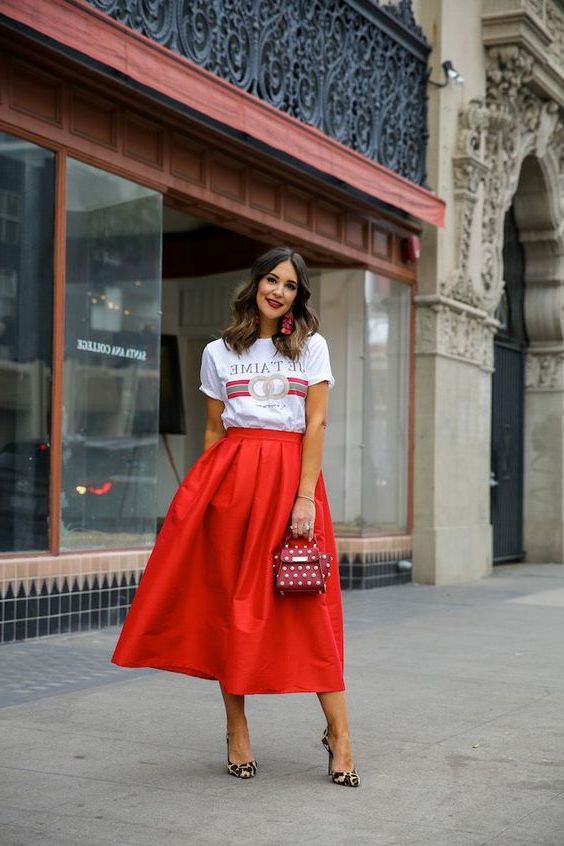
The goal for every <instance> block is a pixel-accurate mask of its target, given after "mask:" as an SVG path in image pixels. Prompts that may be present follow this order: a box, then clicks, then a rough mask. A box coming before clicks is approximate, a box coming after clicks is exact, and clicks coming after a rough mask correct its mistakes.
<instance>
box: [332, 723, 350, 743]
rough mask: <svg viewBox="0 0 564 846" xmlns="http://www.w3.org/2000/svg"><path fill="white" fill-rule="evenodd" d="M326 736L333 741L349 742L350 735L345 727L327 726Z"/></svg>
mask: <svg viewBox="0 0 564 846" xmlns="http://www.w3.org/2000/svg"><path fill="white" fill-rule="evenodd" d="M327 734H328V735H329V736H330V737H332V738H333V739H334V740H339V741H343V740H344V741H350V734H349V729H348V727H347V726H340V725H331V724H329V725H328V726H327Z"/></svg>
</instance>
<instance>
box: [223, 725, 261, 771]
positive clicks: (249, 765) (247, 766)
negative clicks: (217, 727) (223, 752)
mask: <svg viewBox="0 0 564 846" xmlns="http://www.w3.org/2000/svg"><path fill="white" fill-rule="evenodd" d="M225 740H226V742H227V772H228V773H229V774H230V775H232V776H235V778H254V776H256V774H257V766H258V765H257V762H256V761H254V760H253V761H246V762H245V763H244V764H233V763H231V761H230V760H229V734H226V735H225Z"/></svg>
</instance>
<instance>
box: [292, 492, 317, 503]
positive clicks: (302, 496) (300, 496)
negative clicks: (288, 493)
mask: <svg viewBox="0 0 564 846" xmlns="http://www.w3.org/2000/svg"><path fill="white" fill-rule="evenodd" d="M296 499H309V501H310V502H313V504H314V505H315V500H314V499H313V497H311V496H307V494H298V495H297V497H296Z"/></svg>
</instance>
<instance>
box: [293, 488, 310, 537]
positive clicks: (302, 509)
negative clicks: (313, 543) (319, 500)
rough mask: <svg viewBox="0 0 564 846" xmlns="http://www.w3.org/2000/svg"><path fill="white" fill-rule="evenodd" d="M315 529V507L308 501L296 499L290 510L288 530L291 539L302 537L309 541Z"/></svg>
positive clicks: (300, 498)
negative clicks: (290, 517)
mask: <svg viewBox="0 0 564 846" xmlns="http://www.w3.org/2000/svg"><path fill="white" fill-rule="evenodd" d="M314 528H315V505H314V504H313V502H310V500H309V499H305V498H302V497H298V498H297V499H296V501H295V503H294V507H293V509H292V519H291V522H290V529H291V531H292V537H294V538H297V537H299V536H300V535H301V536H302V537H305V538H307V539H308V540H311V539H312V538H313V530H314Z"/></svg>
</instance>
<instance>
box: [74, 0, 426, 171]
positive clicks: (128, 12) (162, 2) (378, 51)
mask: <svg viewBox="0 0 564 846" xmlns="http://www.w3.org/2000/svg"><path fill="white" fill-rule="evenodd" d="M88 2H89V3H91V5H92V6H95V7H96V8H97V9H100V10H101V11H103V12H105V13H106V14H108V15H110V16H111V17H112V18H114V19H115V20H118V21H120V22H121V23H123V24H125V25H126V26H128V27H131V28H132V29H134V30H135V31H136V32H139V33H141V34H143V35H145V36H146V37H147V38H150V39H152V40H154V41H157V42H158V43H159V44H162V45H163V46H165V47H168V48H170V49H171V50H175V51H176V52H177V53H179V54H180V55H182V56H185V57H186V58H188V59H190V60H191V61H193V62H195V63H196V64H198V65H200V66H201V67H204V68H206V69H207V70H209V71H211V72H212V73H214V74H217V75H218V76H220V77H222V78H223V79H226V80H228V81H229V82H231V83H233V84H234V85H237V86H238V87H240V88H243V89H244V90H245V91H248V92H250V93H252V94H254V95H256V96H257V97H260V98H261V99H262V100H265V101H266V102H268V103H270V104H272V105H273V106H275V107H276V108H278V109H280V110H282V111H284V112H287V113H288V114H290V115H293V116H294V117H296V118H298V119H299V120H301V121H303V122H305V123H307V124H310V125H311V126H315V127H317V128H319V129H320V130H322V131H323V132H324V133H326V134H327V135H329V136H331V137H332V138H335V139H336V140H337V141H340V142H341V143H343V144H345V145H346V146H348V147H350V148H352V149H353V150H356V151H358V152H359V153H362V154H363V155H365V156H367V157H369V158H371V159H373V160H375V161H378V162H380V163H381V164H383V165H385V166H386V167H388V168H390V169H391V170H394V171H395V172H396V173H399V174H401V175H402V176H405V177H407V178H408V179H410V180H412V181H414V182H416V183H418V184H423V183H424V181H425V152H426V141H427V96H426V79H427V57H428V53H429V46H428V44H427V42H426V40H425V37H424V35H423V32H422V30H421V29H420V28H419V27H418V26H417V24H416V22H415V19H414V17H413V10H412V8H411V0H395V2H391V0H388V2H387V3H386V4H385V5H384V0H285V2H283V3H281V2H279V0H88ZM148 82H149V83H150V80H148Z"/></svg>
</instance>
